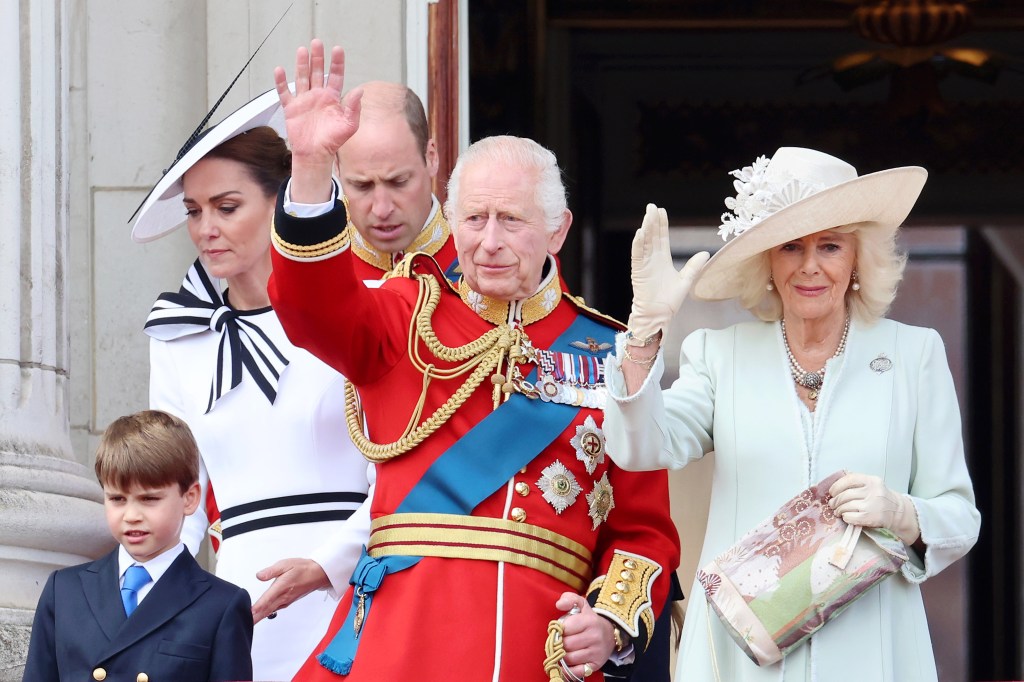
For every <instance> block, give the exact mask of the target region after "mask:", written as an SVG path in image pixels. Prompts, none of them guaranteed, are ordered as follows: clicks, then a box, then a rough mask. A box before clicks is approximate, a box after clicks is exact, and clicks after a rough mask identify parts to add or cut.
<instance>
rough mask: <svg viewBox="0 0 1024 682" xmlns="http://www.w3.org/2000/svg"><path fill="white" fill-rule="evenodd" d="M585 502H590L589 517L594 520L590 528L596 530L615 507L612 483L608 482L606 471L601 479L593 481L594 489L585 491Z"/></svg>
mask: <svg viewBox="0 0 1024 682" xmlns="http://www.w3.org/2000/svg"><path fill="white" fill-rule="evenodd" d="M587 502H588V503H589V504H590V518H591V519H593V521H594V527H593V528H592V529H591V530H597V527H598V526H600V525H601V523H602V522H604V521H607V520H608V514H609V513H610V512H611V510H612V509H615V496H614V495H613V494H612V484H611V483H609V482H608V472H607V471H606V472H604V475H603V476H601V480H600V481H597V482H596V483H594V489H593V490H591V491H590V492H589V493H587Z"/></svg>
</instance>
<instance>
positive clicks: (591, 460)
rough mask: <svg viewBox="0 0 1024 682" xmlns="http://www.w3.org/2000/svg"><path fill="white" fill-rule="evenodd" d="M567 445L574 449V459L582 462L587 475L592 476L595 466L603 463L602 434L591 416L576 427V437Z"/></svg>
mask: <svg viewBox="0 0 1024 682" xmlns="http://www.w3.org/2000/svg"><path fill="white" fill-rule="evenodd" d="M569 444H570V445H572V446H573V447H574V448H576V459H578V460H579V461H581V462H583V466H585V467H587V473H588V474H593V473H594V470H595V469H597V465H598V464H600V463H602V462H603V461H604V432H603V431H601V429H599V428H598V427H597V422H595V421H594V418H593V417H592V416H589V415H588V416H587V418H586V419H585V420H584V422H583V424H582V425H580V426H577V427H576V435H575V436H573V438H572V440H570V441H569Z"/></svg>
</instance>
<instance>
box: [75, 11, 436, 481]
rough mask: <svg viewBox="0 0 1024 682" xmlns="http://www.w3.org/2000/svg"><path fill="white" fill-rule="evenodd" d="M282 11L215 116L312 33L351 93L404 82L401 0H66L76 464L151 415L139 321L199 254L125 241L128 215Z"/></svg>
mask: <svg viewBox="0 0 1024 682" xmlns="http://www.w3.org/2000/svg"><path fill="white" fill-rule="evenodd" d="M424 1H425V0H424ZM289 4H291V5H292V8H291V10H290V11H289V12H288V14H287V15H286V16H285V18H284V20H283V21H282V22H281V24H280V25H279V26H278V27H277V29H276V30H275V31H274V33H273V34H272V35H271V37H270V39H269V40H267V42H266V44H265V45H264V46H263V48H262V50H261V51H260V53H259V54H258V55H257V56H256V58H255V59H254V60H253V62H252V64H251V65H250V67H249V69H248V71H247V72H246V73H245V74H243V76H242V77H241V78H240V79H239V81H238V83H237V84H236V85H235V87H234V89H233V90H232V91H231V93H230V94H229V95H228V97H227V98H226V99H225V101H224V103H223V104H222V105H221V107H220V109H218V112H217V113H216V114H215V115H214V116H213V118H212V119H211V120H212V122H214V123H215V122H217V121H219V120H220V119H221V118H223V117H224V116H225V115H227V114H228V113H229V112H231V111H233V110H234V109H235V108H237V107H238V106H240V105H241V104H243V103H244V102H246V101H247V100H248V99H250V98H252V97H255V96H256V95H258V94H260V93H261V92H264V91H266V90H268V89H270V88H271V87H273V68H274V66H277V65H281V66H284V67H285V68H286V69H287V70H288V72H289V73H291V72H292V71H293V68H294V67H293V65H294V60H295V49H296V48H297V47H298V46H299V45H300V44H307V45H308V43H309V40H310V39H312V38H313V37H318V38H320V39H322V40H323V41H324V42H325V43H326V44H327V45H328V46H329V45H332V44H335V43H336V44H340V45H342V46H343V47H345V48H346V58H347V64H346V66H347V75H348V78H347V81H346V85H347V86H353V85H357V84H359V83H362V82H365V81H368V80H374V79H382V80H393V81H403V82H404V80H405V71H406V68H407V67H406V63H407V55H406V49H405V45H406V44H407V40H406V11H407V8H406V4H407V3H406V2H404V1H403V0H374V2H365V1H360V0H332V2H319V3H314V2H311V1H310V0H306V1H305V2H302V1H301V0H296V1H295V2H294V3H293V2H292V0H176V1H175V2H138V1H137V0H69V5H70V7H69V12H70V15H71V22H70V25H71V26H72V29H71V37H70V42H71V46H70V51H71V59H70V76H69V81H70V85H71V94H70V127H71V134H70V147H71V149H70V173H71V177H70V192H71V201H70V203H71V221H70V222H71V235H70V256H69V261H70V263H69V271H70V274H69V281H70V283H71V287H70V288H71V294H70V295H71V313H70V318H71V319H70V320H69V324H70V333H71V344H70V350H71V381H70V383H71V426H72V431H71V433H72V444H73V448H74V452H75V457H76V458H77V459H78V461H80V462H82V463H83V464H90V463H91V460H92V453H93V450H94V449H95V446H96V443H97V440H98V437H99V434H100V433H102V431H103V429H104V427H106V425H107V424H108V423H110V422H111V421H112V420H113V419H114V418H116V417H118V416H120V415H122V414H125V413H129V412H133V411H137V410H140V409H144V408H145V407H146V405H147V402H148V399H147V395H148V345H147V338H148V337H146V336H145V335H144V334H143V333H142V325H143V323H144V321H145V319H146V315H147V313H148V312H149V308H150V305H151V304H152V303H153V301H154V299H155V298H156V296H157V295H158V294H159V293H160V292H161V291H168V290H176V289H177V288H178V286H179V285H180V283H181V279H182V277H183V276H184V273H185V271H186V269H187V267H188V265H189V263H191V261H192V260H193V259H194V257H195V255H194V251H193V248H192V244H191V242H189V240H188V236H187V234H185V233H184V231H183V230H179V231H177V232H175V233H173V234H171V235H169V236H167V237H165V238H163V239H161V240H158V241H156V242H152V243H149V244H146V245H139V244H134V243H133V242H132V241H131V239H130V236H129V234H130V225H129V224H128V219H129V216H130V215H131V214H132V212H133V211H134V210H135V207H136V206H138V205H139V203H140V202H141V201H142V200H143V198H144V197H145V195H146V193H147V192H148V191H149V189H150V187H151V186H152V185H153V184H154V183H155V182H156V181H157V180H158V179H159V177H160V175H161V172H162V170H163V169H164V168H166V167H167V166H168V165H170V163H171V161H172V160H173V158H174V156H175V154H176V153H177V151H178V149H179V147H180V146H181V145H182V143H183V142H184V141H185V139H186V138H187V137H188V135H189V134H191V132H192V131H193V130H194V129H195V127H196V125H198V123H199V121H201V120H202V118H203V116H204V115H205V114H206V112H207V111H208V109H209V106H211V105H212V103H213V102H215V101H216V99H217V98H218V97H219V96H220V94H221V93H222V92H223V91H224V88H225V87H226V86H227V84H228V83H230V82H231V80H232V79H233V78H234V76H235V74H236V73H237V72H238V70H239V69H240V68H241V66H242V64H244V63H245V61H246V59H248V57H249V55H250V54H251V51H252V50H253V49H255V47H256V46H257V45H258V44H259V42H260V41H261V40H262V39H263V38H264V37H265V36H266V35H267V33H268V32H269V30H270V28H271V27H272V26H273V25H274V23H275V22H276V21H277V20H278V18H280V17H281V15H282V13H283V12H284V10H285V8H287V7H288V6H289Z"/></svg>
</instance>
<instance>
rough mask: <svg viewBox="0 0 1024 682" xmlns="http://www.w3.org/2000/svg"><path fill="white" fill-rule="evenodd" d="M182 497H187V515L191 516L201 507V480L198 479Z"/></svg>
mask: <svg viewBox="0 0 1024 682" xmlns="http://www.w3.org/2000/svg"><path fill="white" fill-rule="evenodd" d="M182 497H183V498H185V516H189V515H191V514H192V513H193V512H194V511H195V510H196V509H198V508H199V500H200V498H201V497H202V490H201V489H200V487H199V482H198V481H197V482H195V483H193V484H192V485H190V486H189V487H188V490H186V491H185V494H184V495H182Z"/></svg>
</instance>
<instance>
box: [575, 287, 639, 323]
mask: <svg viewBox="0 0 1024 682" xmlns="http://www.w3.org/2000/svg"><path fill="white" fill-rule="evenodd" d="M562 296H564V297H565V299H566V300H568V301H570V302H571V303H572V304H573V305H574V306H576V307H577V308H578V309H579V310H580V312H582V313H583V314H584V315H586V316H587V317H589V318H590V319H592V320H597V321H599V322H604V323H605V324H607V325H608V326H609V327H611V328H612V329H615V330H616V331H625V330H626V325H624V324H623V323H621V322H619V321H618V320H616V319H615V318H614V317H612V316H611V315H605V314H604V313H602V312H601V311H600V310H595V309H594V308H591V307H590V306H588V305H587V304H586V302H585V301H584V300H583V297H582V296H573V295H572V294H570V293H569V292H567V291H563V292H562Z"/></svg>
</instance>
